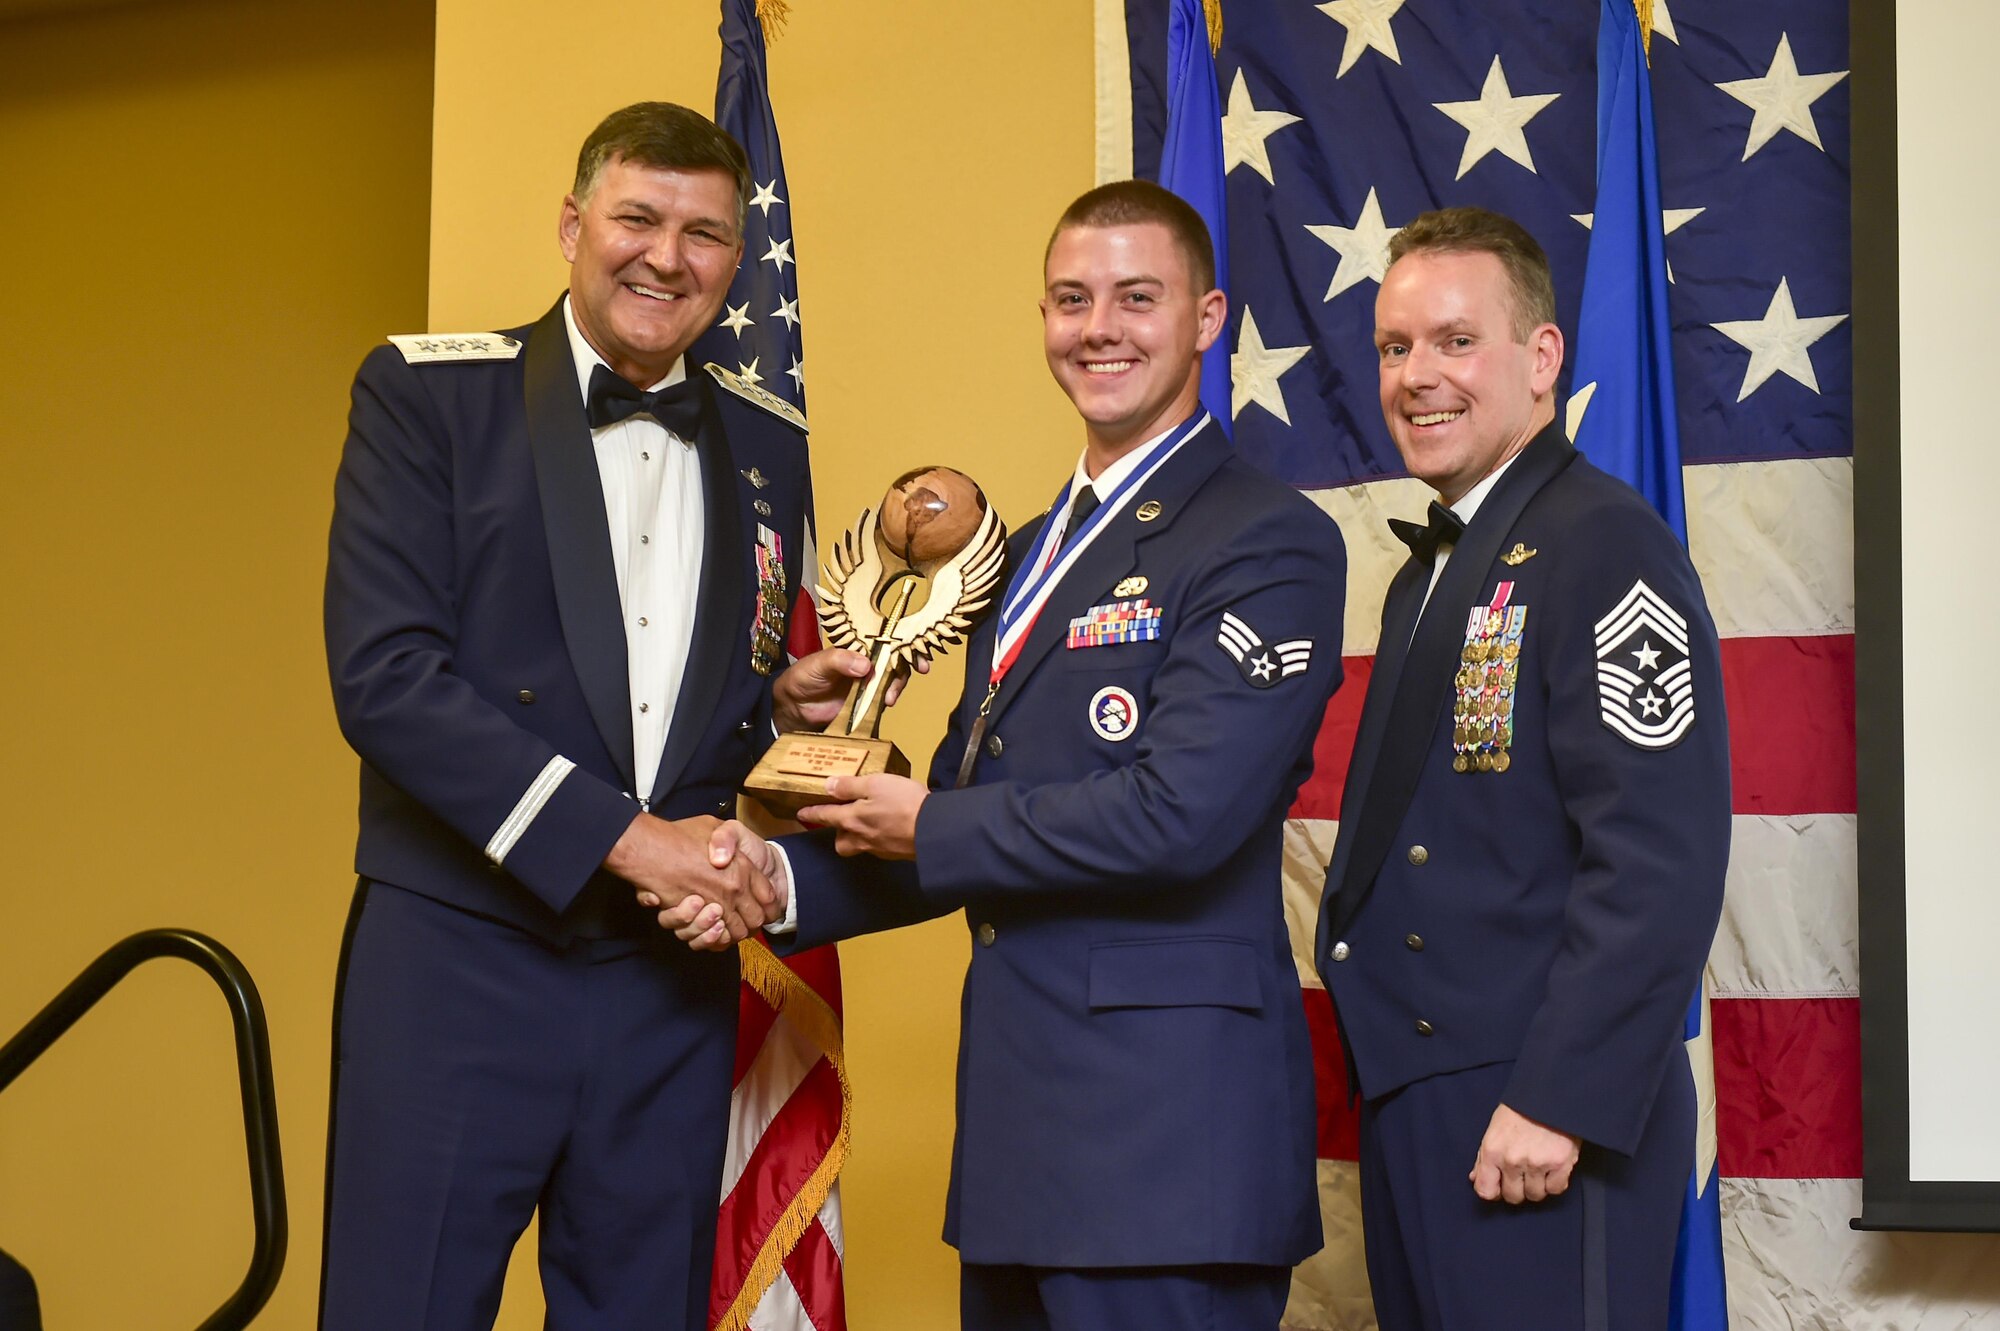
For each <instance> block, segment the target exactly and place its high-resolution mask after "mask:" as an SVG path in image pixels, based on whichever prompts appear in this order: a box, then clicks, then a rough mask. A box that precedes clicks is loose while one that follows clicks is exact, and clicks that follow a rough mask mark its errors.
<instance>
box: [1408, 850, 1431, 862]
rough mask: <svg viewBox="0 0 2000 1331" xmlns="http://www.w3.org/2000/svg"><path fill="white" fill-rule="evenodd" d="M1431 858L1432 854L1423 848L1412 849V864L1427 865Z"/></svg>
mask: <svg viewBox="0 0 2000 1331" xmlns="http://www.w3.org/2000/svg"><path fill="white" fill-rule="evenodd" d="M1430 858H1431V853H1430V852H1429V851H1427V850H1425V849H1424V848H1423V847H1422V846H1411V847H1410V863H1412V864H1427V863H1429V862H1430Z"/></svg>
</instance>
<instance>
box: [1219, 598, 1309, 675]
mask: <svg viewBox="0 0 2000 1331" xmlns="http://www.w3.org/2000/svg"><path fill="white" fill-rule="evenodd" d="M1215 641H1216V643H1217V644H1218V645H1220V646H1221V648H1222V650H1223V651H1225V652H1228V653H1229V657H1230V659H1231V660H1233V661H1235V662H1236V669H1237V670H1238V671H1240V672H1241V673H1242V675H1243V678H1244V679H1246V680H1248V681H1250V683H1251V684H1252V685H1254V686H1255V687H1257V688H1260V689H1268V688H1270V687H1272V686H1273V685H1275V684H1276V683H1277V682H1278V681H1279V680H1281V679H1290V678H1291V677H1292V676H1293V675H1303V674H1304V673H1305V672H1306V670H1307V668H1308V667H1310V666H1311V665H1312V654H1313V640H1312V639H1311V638H1293V639H1292V640H1291V641H1289V642H1275V643H1266V642H1265V641H1264V640H1263V639H1262V638H1260V637H1258V636H1257V630H1256V629H1253V628H1251V627H1250V626H1249V625H1248V624H1246V623H1244V622H1243V621H1242V620H1241V619H1239V618H1237V617H1236V616H1235V615H1233V614H1231V613H1230V612H1228V611H1227V610H1225V611H1223V612H1222V628H1221V629H1220V630H1219V631H1218V632H1217V633H1216V635H1215Z"/></svg>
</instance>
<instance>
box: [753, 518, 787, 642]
mask: <svg viewBox="0 0 2000 1331" xmlns="http://www.w3.org/2000/svg"><path fill="white" fill-rule="evenodd" d="M784 650H785V557H784V548H783V546H781V545H780V544H779V541H778V533H776V532H774V531H772V530H771V529H770V528H769V527H766V526H764V525H763V524H761V523H759V524H758V527H757V618H756V619H755V621H753V622H752V623H751V625H750V668H751V669H752V670H754V671H756V672H757V673H758V674H760V675H768V674H770V673H771V672H772V671H774V670H776V669H777V668H778V662H779V660H780V659H781V658H782V656H783V654H784Z"/></svg>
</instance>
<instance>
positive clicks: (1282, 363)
mask: <svg viewBox="0 0 2000 1331" xmlns="http://www.w3.org/2000/svg"><path fill="white" fill-rule="evenodd" d="M1311 350H1312V346H1311V344H1307V345H1306V346H1303V347H1267V346H1265V345H1264V335H1263V334H1262V333H1260V332H1258V331H1257V317H1256V316H1255V315H1254V314H1252V313H1251V312H1250V307H1249V306H1248V305H1245V306H1244V307H1243V326H1242V327H1241V328H1240V329H1238V330H1237V333H1236V350H1235V352H1233V353H1232V354H1231V355H1230V357H1229V419H1230V420H1232V421H1233V420H1235V419H1236V418H1237V417H1238V416H1241V415H1242V414H1243V408H1244V407H1246V406H1248V405H1250V404H1251V403H1252V402H1255V403H1256V404H1257V405H1258V406H1260V407H1262V408H1263V409H1264V410H1266V411H1268V412H1270V413H1271V414H1272V415H1273V416H1276V417H1277V418H1278V419H1279V420H1281V421H1283V422H1284V423H1285V424H1287V425H1290V424H1291V423H1292V413H1291V412H1290V411H1289V410H1287V409H1286V407H1285V392H1284V389H1283V388H1281V387H1280V386H1279V384H1278V380H1279V379H1281V378H1283V377H1284V373H1285V371H1286V370H1289V369H1291V368H1292V367H1293V366H1294V365H1297V364H1298V363H1299V361H1300V360H1302V359H1304V357H1305V354H1306V353H1307V352H1308V351H1311Z"/></svg>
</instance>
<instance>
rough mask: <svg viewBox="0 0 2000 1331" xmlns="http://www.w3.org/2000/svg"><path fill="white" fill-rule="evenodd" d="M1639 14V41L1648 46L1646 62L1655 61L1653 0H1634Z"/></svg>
mask: <svg viewBox="0 0 2000 1331" xmlns="http://www.w3.org/2000/svg"><path fill="white" fill-rule="evenodd" d="M1632 9H1633V11H1634V12H1635V13H1637V14H1638V15H1639V43H1640V45H1642V46H1643V47H1645V48H1646V63H1647V64H1649V65H1650V64H1652V63H1653V0H1632Z"/></svg>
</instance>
